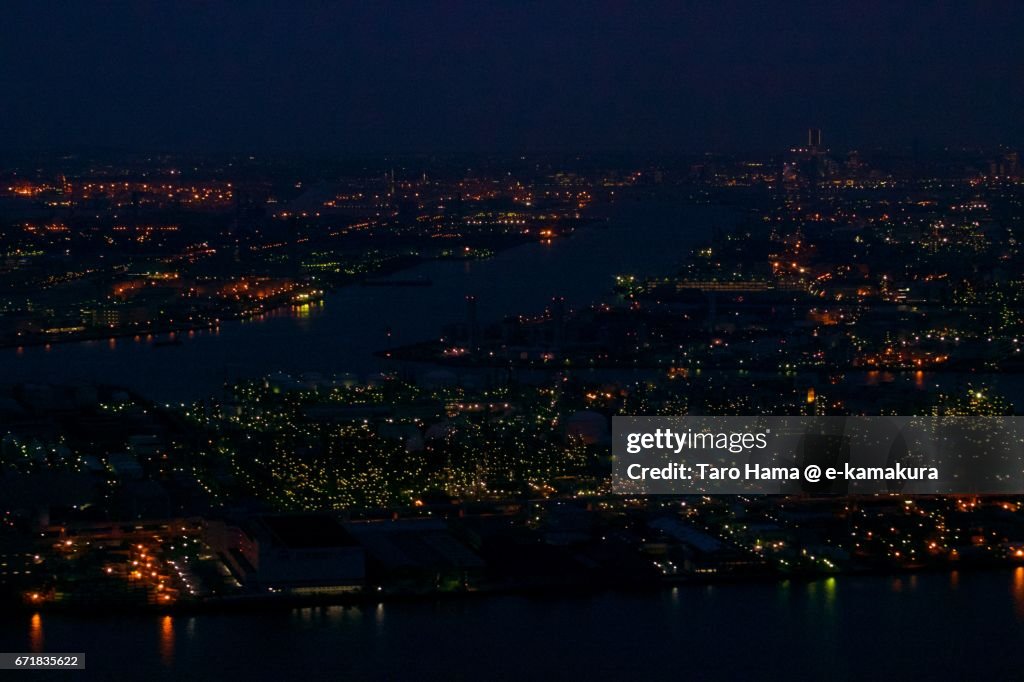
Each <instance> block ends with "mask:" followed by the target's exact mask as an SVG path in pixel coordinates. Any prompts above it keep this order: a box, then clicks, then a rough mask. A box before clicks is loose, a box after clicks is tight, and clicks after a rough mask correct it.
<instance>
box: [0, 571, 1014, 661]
mask: <svg viewBox="0 0 1024 682" xmlns="http://www.w3.org/2000/svg"><path fill="white" fill-rule="evenodd" d="M1007 591H1009V595H1007ZM1007 596H1009V597H1010V599H1007V598H1006V597H1007ZM1007 602H1009V603H1007ZM147 620H148V622H150V623H152V624H153V626H154V627H153V628H151V629H150V628H144V627H139V625H140V624H141V623H142V622H146V621H147ZM961 620H963V621H965V622H971V623H973V624H974V625H973V628H974V630H972V631H971V632H967V633H965V631H964V630H963V629H962V628H957V627H953V623H954V622H959V621H961ZM1022 624H1024V566H1021V567H1018V568H1016V569H1014V570H1013V571H1011V572H991V573H973V572H972V573H968V574H962V573H960V572H957V571H951V572H949V573H948V574H921V575H906V576H898V577H854V576H839V577H828V578H823V579H820V580H813V581H808V582H806V583H803V584H801V583H800V582H795V583H794V582H793V581H792V580H786V581H782V582H778V583H770V584H768V583H763V584H738V585H714V586H711V585H705V586H700V587H693V586H677V587H673V588H671V589H669V590H665V591H662V592H653V593H641V594H619V593H609V594H598V595H593V596H589V597H565V598H553V597H544V598H530V597H506V596H502V597H498V596H488V597H480V598H477V599H460V600H437V601H426V602H412V603H395V604H388V605H384V604H382V603H380V604H367V605H361V606H325V607H304V608H296V609H292V610H288V611H271V612H266V613H264V612H259V613H255V612H246V613H244V614H204V615H199V616H191V617H187V618H186V617H176V616H171V615H163V616H157V617H156V618H155V622H154V620H152V619H149V618H148V617H143V616H136V617H130V616H111V617H109V618H105V619H81V618H76V617H73V616H70V615H65V614H45V615H40V614H38V613H35V614H31V615H30V616H28V617H27V623H26V625H27V628H26V629H25V630H23V631H22V632H23V633H24V635H23V637H25V639H24V640H23V641H22V642H21V643H17V642H14V641H5V640H4V639H2V638H0V650H9V651H13V650H31V651H33V652H53V651H85V652H86V654H87V656H88V657H89V658H88V660H89V665H90V668H92V667H94V665H95V666H98V667H102V666H103V665H104V662H103V661H99V660H97V659H98V658H100V657H101V654H102V652H103V651H109V650H111V648H112V647H116V648H118V649H119V650H124V651H130V652H131V654H132V660H133V662H134V663H133V664H136V665H138V666H139V667H140V669H141V670H144V671H150V672H154V673H155V674H157V676H158V677H159V671H160V670H164V671H167V672H168V673H170V672H172V671H178V672H181V671H182V670H185V669H187V670H190V671H194V670H196V669H197V666H199V667H201V666H206V665H210V664H215V662H216V661H217V660H219V659H218V658H217V657H218V656H219V657H221V658H226V659H227V658H231V657H236V661H235V663H234V664H233V665H235V666H236V667H239V666H240V668H241V669H242V670H243V671H248V672H249V673H250V674H253V675H257V676H258V675H259V674H260V673H261V672H263V671H264V666H266V665H277V664H278V662H279V660H281V659H282V658H283V657H287V656H289V655H292V653H293V652H294V653H296V654H298V653H299V652H306V653H309V652H313V651H315V652H316V655H317V656H321V657H322V662H323V663H324V666H325V668H324V672H325V674H326V673H327V672H328V671H331V672H332V674H333V673H338V674H342V673H346V672H347V673H350V674H357V673H358V674H365V673H366V671H367V670H368V669H370V668H373V669H376V666H383V669H384V672H386V671H387V670H389V669H390V668H388V666H391V665H394V660H393V659H399V658H402V657H403V656H410V657H411V658H412V659H415V660H419V661H420V663H421V664H422V665H426V666H429V665H431V664H433V663H436V662H437V661H439V660H442V659H444V657H445V655H446V652H447V655H453V652H452V651H449V650H457V651H460V652H471V653H465V655H466V656H467V657H468V659H471V662H467V663H466V664H465V665H467V666H470V665H475V664H479V665H481V666H487V665H496V664H497V660H498V658H499V657H500V656H501V655H502V652H504V651H505V649H506V648H511V649H515V650H521V651H523V652H524V653H526V652H528V651H529V650H531V649H535V650H536V652H537V655H538V656H543V655H544V652H545V651H548V650H549V648H551V651H555V650H558V651H559V652H560V653H559V655H563V656H569V657H570V658H572V659H573V660H572V664H573V665H576V666H581V667H582V669H586V668H587V666H588V665H590V664H591V663H592V662H593V661H590V660H589V659H588V658H586V657H587V656H593V655H599V657H603V658H602V660H604V659H607V658H609V657H611V658H612V659H615V660H618V659H617V658H616V657H617V656H627V657H628V655H629V651H630V650H629V648H628V647H620V650H619V651H617V650H616V643H619V644H621V643H622V642H620V641H619V640H623V638H625V640H628V641H630V642H634V644H633V645H631V646H637V645H638V644H637V643H638V642H641V641H642V642H643V643H644V644H643V646H650V647H652V648H653V649H655V650H672V651H675V650H676V649H680V647H681V649H680V655H682V654H683V649H685V650H692V652H691V653H694V654H699V653H702V652H705V650H706V652H707V655H708V656H712V655H714V654H715V652H719V653H720V651H721V650H722V647H723V646H725V643H724V642H722V641H720V640H721V638H722V637H726V639H731V641H733V642H734V643H735V642H736V641H754V642H755V643H752V644H750V646H751V647H752V649H751V651H752V655H753V654H757V655H762V656H763V655H774V656H777V657H783V658H784V657H787V656H789V657H795V656H804V657H807V660H806V664H807V670H808V671H811V670H813V669H815V667H816V666H824V667H827V666H829V665H831V666H841V665H849V666H857V665H859V658H858V656H859V654H858V652H861V651H863V647H865V646H872V647H879V646H881V647H883V648H884V647H892V649H891V650H889V651H888V653H887V654H886V655H887V656H889V657H890V658H889V661H890V662H891V663H893V664H894V665H895V666H896V668H897V669H898V668H899V666H900V665H902V663H901V662H900V659H899V655H900V651H901V650H900V649H899V646H900V642H903V641H904V638H905V629H906V628H907V627H908V626H911V625H912V627H913V628H914V629H915V632H916V634H915V637H917V638H919V639H921V640H922V641H928V642H929V645H928V646H929V648H932V647H934V648H936V649H937V650H938V651H945V648H954V649H955V648H960V649H966V650H969V649H970V648H971V647H983V648H984V647H988V646H995V645H999V646H1010V645H1012V646H1017V645H1018V644H1019V643H1020V642H1021V641H1022V640H1024V637H1022V635H1024V626H1022ZM44 625H45V627H46V630H47V637H46V639H45V640H44V638H43V630H44ZM439 628H440V629H439ZM975 630H976V631H975ZM570 632H571V633H572V642H576V643H577V645H578V647H579V648H578V650H576V651H574V650H573V649H572V647H571V646H569V645H568V643H569V640H565V641H561V638H563V637H565V636H567V635H566V633H570ZM954 639H955V640H956V641H955V642H954V641H953V640H954ZM625 640H623V641H625ZM26 644H27V646H28V648H27V649H25V648H24V647H25V645H26ZM808 651H809V652H810V653H808ZM90 652H94V653H93V654H90ZM225 652H227V653H225ZM595 652H597V653H595ZM773 652H775V653H773ZM531 655H532V654H531ZM879 655H881V654H879ZM907 655H908V656H909V654H907ZM893 656H895V657H896V658H892V657H893ZM237 657H241V659H242V660H241V662H238V660H237ZM943 660H944V654H943V655H939V656H938V657H937V658H936V659H935V662H933V663H930V662H922V661H917V663H916V665H921V666H924V667H923V668H920V669H918V672H919V673H921V674H925V673H928V672H929V670H931V669H930V668H929V666H934V670H932V672H935V673H936V674H939V673H947V674H948V673H950V672H951V670H947V669H945V667H946V666H948V665H949V661H946V662H945V663H944V662H943ZM987 660H988V659H987ZM472 661H475V662H476V663H472ZM211 662H213V663H211ZM432 662H433V663H432ZM990 662H992V661H990ZM221 663H223V664H224V665H227V661H226V660H224V661H221ZM996 663H998V660H996V661H995V662H993V665H994V664H996ZM501 664H502V665H506V664H508V662H507V661H506V660H505V659H502V660H501ZM721 664H722V665H723V666H726V667H727V668H729V669H730V670H731V671H732V672H733V673H738V672H742V671H743V670H744V669H743V667H742V665H741V663H740V662H739V661H735V662H732V661H729V662H723V663H721ZM106 665H107V666H108V667H110V668H111V669H115V668H116V666H115V665H114V662H113V661H106ZM511 665H513V666H515V665H516V663H515V662H513V663H511ZM651 665H656V663H653V664H651ZM665 665H667V662H666V664H665ZM908 665H909V663H908ZM734 668H735V669H734ZM232 669H233V670H234V669H235V668H232ZM484 669H485V668H481V669H479V670H475V669H472V668H464V669H462V670H463V672H464V673H465V675H464V676H472V675H471V673H473V672H476V673H480V671H481V670H484ZM667 670H668V668H665V670H662V672H665V671H667ZM423 672H424V674H425V675H428V676H429V673H430V670H429V669H426V668H425V669H424V671H423ZM646 673H647V674H657V673H658V669H657V668H656V667H655V668H654V669H647V670H646ZM385 676H386V675H385Z"/></svg>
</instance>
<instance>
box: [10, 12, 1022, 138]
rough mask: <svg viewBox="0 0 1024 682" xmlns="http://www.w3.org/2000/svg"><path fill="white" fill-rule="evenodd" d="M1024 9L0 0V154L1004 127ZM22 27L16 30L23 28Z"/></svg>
mask: <svg viewBox="0 0 1024 682" xmlns="http://www.w3.org/2000/svg"><path fill="white" fill-rule="evenodd" d="M1022 19H1024V8H1022V7H1019V6H1013V5H1009V4H1006V5H1002V4H997V3H992V4H983V5H962V4H947V3H942V4H940V5H939V6H938V7H937V8H934V9H932V10H931V11H929V12H927V13H922V12H921V11H920V9H919V8H918V7H915V6H913V5H910V4H898V5H891V4H889V3H885V4H883V3H868V4H866V5H858V6H857V7H856V8H854V7H848V6H845V5H842V4H837V3H829V4H826V5H824V6H823V5H821V4H807V5H803V6H800V7H793V8H787V10H785V11H782V10H779V9H778V8H776V7H774V6H766V5H761V6H758V7H754V8H751V7H750V6H749V5H747V4H746V3H743V4H734V3H724V4H722V5H719V6H716V7H710V6H703V5H696V4H684V5H681V6H680V5H677V4H675V3H656V4H645V5H642V6H631V7H621V6H617V5H614V4H610V3H601V4H599V5H595V6H587V7H579V6H571V5H567V4H555V5H549V4H543V5H541V4H530V5H522V6H504V7H494V6H490V7H475V6H473V5H471V4H468V3H465V4H463V3H460V4H456V5H451V4H445V5H439V4H431V5H426V4H424V5H392V6H389V7H385V8H382V7H381V6H380V5H374V6H372V7H371V6H358V5H346V6H338V5H323V4H319V3H316V4H310V3H304V4H301V5H299V6H290V5H286V4H278V3H268V4H263V5H260V6H259V7H253V6H249V5H246V6H244V7H238V6H235V7H230V6H227V5H217V4H212V5H200V4H190V3H189V4H182V3H173V4H172V3H159V2H157V3H146V4H144V5H135V4H119V3H111V4H104V5H91V4H84V3H83V4H78V5H57V4H50V5H47V4H45V3H40V4H34V5H19V6H14V7H11V8H8V21H7V22H5V27H6V30H3V31H2V32H3V33H4V34H5V35H4V36H3V40H0V63H2V64H4V66H3V67H0V68H2V69H3V71H4V78H3V86H2V88H3V91H4V92H5V97H4V100H5V104H6V106H4V107H3V114H4V118H5V122H6V125H5V126H4V129H3V131H2V132H0V148H8V149H33V148H35V149H39V148H45V149H60V148H73V147H82V146H98V147H111V148H117V149H174V150H180V151H182V152H191V151H216V152H222V151H223V152H229V151H230V152H238V153H248V152H252V153H268V152H278V153H280V152H289V153H298V154H309V153H323V154H334V153H345V154H365V153H369V152H376V153H414V152H419V153H435V152H442V153H446V152H464V153H474V152H492V151H493V152H510V153H520V152H522V153H534V152H581V153H589V152H597V151H602V150H624V151H630V152H641V153H643V152H654V151H658V152H666V153H700V152H704V151H713V150H715V151H721V152H726V153H728V152H735V151H739V150H744V151H747V150H749V151H755V152H767V151H772V150H777V149H782V148H786V147H789V146H792V145H794V144H799V143H800V142H801V140H802V139H803V136H804V131H805V130H806V128H807V127H809V126H810V127H817V128H821V129H822V130H823V131H824V134H825V138H824V142H825V144H826V145H828V146H833V147H836V148H866V147H878V146H885V147H893V146H898V147H904V148H905V147H910V146H912V145H915V144H917V145H920V146H923V147H933V146H945V145H949V146H989V147H991V146H995V145H1000V144H1007V145H1011V146H1013V145H1017V144H1019V143H1020V142H1021V141H1022V140H1024V92H1022V91H1021V89H1020V88H1019V87H1017V84H1016V82H1015V79H1016V77H1017V74H1019V73H1020V72H1021V70H1022V67H1024V49H1022V47H1021V45H1020V43H1019V41H1018V40H1017V36H1018V35H1019V34H1020V29H1021V27H1024V21H1022ZM26 27H31V29H32V30H24V28H26Z"/></svg>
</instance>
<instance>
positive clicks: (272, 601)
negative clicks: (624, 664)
mask: <svg viewBox="0 0 1024 682" xmlns="http://www.w3.org/2000/svg"><path fill="white" fill-rule="evenodd" d="M1018 567H1019V565H1018ZM1013 570H1015V567H1014V565H1013V564H1007V563H1005V562H994V561H986V562H977V563H968V564H965V565H962V566H952V565H950V564H948V563H947V564H942V565H938V564H937V565H931V566H921V567H915V568H908V569H893V568H888V567H886V568H882V567H879V568H858V569H849V570H842V571H835V572H831V573H810V572H805V573H795V574H792V575H784V574H752V575H736V576H730V577H727V578H722V577H718V578H702V577H695V576H687V577H684V578H681V579H678V580H671V581H659V582H654V583H635V584H622V583H614V582H609V581H578V580H567V581H564V582H551V583H547V584H538V585H517V586H496V587H492V588H482V589H467V590H455V591H450V592H440V591H434V592H412V591H408V592H404V591H403V592H387V591H384V590H382V591H370V590H369V589H366V588H364V589H363V590H362V591H352V592H345V593H340V594H336V595H310V596H304V595H289V594H279V595H262V594H260V595H239V596H235V597H216V598H210V599H207V600H197V601H193V602H179V603H175V604H170V605H160V604H121V605H116V604H115V605H111V604H103V607H102V609H101V611H102V613H100V612H98V610H97V606H98V605H97V604H95V603H81V604H35V605H33V604H28V603H25V602H23V601H20V600H17V599H15V600H8V601H6V602H0V603H4V604H5V605H6V606H7V609H8V611H7V612H8V613H10V614H12V615H13V614H15V613H17V614H20V615H31V614H37V613H38V614H62V615H69V616H73V617H82V618H96V619H100V620H103V619H109V617H121V616H126V615H127V616H151V615H160V616H163V615H171V616H196V615H229V614H238V613H252V612H268V611H273V610H292V609H298V608H326V607H332V606H341V607H359V606H365V605H368V604H369V605H379V604H414V603H427V602H436V601H440V600H444V601H449V600H477V599H486V598H488V597H522V598H525V599H536V598H541V599H546V598H549V597H552V596H555V597H573V598H580V597H583V598H590V597H596V596H599V595H602V594H622V595H625V594H648V595H649V594H656V593H660V592H670V591H672V590H674V589H678V588H684V587H692V588H698V587H719V586H740V585H769V584H774V585H783V584H785V583H790V582H794V583H798V584H811V583H815V582H819V581H822V580H828V579H841V578H893V579H898V578H901V577H905V576H907V577H909V576H916V575H939V574H944V573H945V574H954V573H957V574H959V573H963V572H967V573H975V574H993V573H999V572H1004V571H1005V572H1009V571H1013Z"/></svg>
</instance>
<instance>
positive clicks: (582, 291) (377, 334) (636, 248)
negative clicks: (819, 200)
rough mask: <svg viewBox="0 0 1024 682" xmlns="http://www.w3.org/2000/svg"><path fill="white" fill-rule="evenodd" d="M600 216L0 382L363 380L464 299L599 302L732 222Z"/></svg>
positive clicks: (45, 358)
mask: <svg viewBox="0 0 1024 682" xmlns="http://www.w3.org/2000/svg"><path fill="white" fill-rule="evenodd" d="M603 211H604V212H605V213H607V217H608V220H607V222H599V223H596V224H594V225H591V226H588V227H585V228H583V229H581V230H579V231H577V233H576V234H575V235H573V236H572V237H571V238H568V239H561V240H555V242H554V243H552V244H550V245H546V244H540V243H536V244H527V245H523V246H520V247H517V248H513V249H510V250H507V251H504V252H502V253H499V254H498V255H497V256H496V257H494V258H491V259H488V260H483V261H467V262H455V261H436V262H430V263H426V264H424V265H421V266H419V267H417V268H415V269H413V270H411V271H407V272H406V273H404V274H403V277H405V276H409V277H416V276H421V275H422V276H425V277H428V278H430V279H431V280H432V281H433V286H429V287H362V286H350V287H345V288H342V289H340V290H338V291H336V292H334V293H333V294H331V295H330V296H328V297H327V299H326V301H325V302H324V303H323V304H322V305H319V306H310V307H308V308H292V309H281V310H278V311H275V312H273V313H271V314H269V315H267V316H265V317H263V318H260V319H253V320H246V321H236V322H228V323H225V324H223V325H222V326H221V327H220V329H219V330H218V331H209V332H198V333H195V334H193V335H191V336H189V337H188V338H187V339H186V342H185V343H184V345H181V346H164V347H159V348H154V347H153V345H152V342H151V341H148V340H145V339H143V340H139V341H135V340H133V339H131V338H123V339H117V340H115V341H91V342H84V343H73V344H56V345H53V346H51V347H50V348H49V349H46V348H43V347H30V348H25V349H21V350H18V349H0V381H3V382H4V383H10V382H17V381H26V380H30V381H50V382H54V383H68V382H77V381H83V382H100V383H111V384H117V385H123V386H128V387H130V388H134V389H137V390H138V391H140V392H141V393H143V394H144V395H146V396H149V397H151V398H153V399H155V400H158V401H162V402H177V401H187V400H194V399H199V398H202V397H205V396H207V395H211V394H213V393H214V392H215V391H217V390H218V388H219V387H220V386H221V385H222V384H223V383H224V381H225V380H226V379H235V378H239V377H255V376H262V375H265V374H268V373H272V372H276V371H285V372H291V373H300V372H306V371H313V372H321V373H324V374H335V373H343V372H351V373H356V374H359V375H366V374H368V373H372V372H374V371H376V370H377V368H378V367H379V365H378V362H377V360H376V359H375V358H374V357H373V356H372V353H373V352H374V351H376V350H379V349H381V348H383V347H386V346H388V345H399V344H405V343H412V342H415V341H421V340H424V339H429V338H432V337H434V336H436V335H438V334H439V333H440V331H441V328H442V326H443V325H445V324H450V323H453V322H460V321H463V320H465V316H466V305H465V297H466V295H468V294H473V295H475V296H476V297H477V299H478V316H479V319H480V320H481V321H482V322H489V321H492V320H497V319H500V318H501V317H504V316H506V315H511V314H515V313H520V312H525V313H529V312H538V311H541V310H543V309H544V307H545V306H546V305H547V304H548V303H549V302H550V300H551V297H552V296H553V295H555V294H557V295H561V296H564V297H565V298H566V299H567V300H568V302H569V304H570V305H576V306H580V305H586V304H587V303H590V302H591V301H593V300H596V299H598V298H601V297H602V296H605V295H607V294H608V293H609V291H610V289H611V287H612V285H613V277H614V275H615V274H616V273H622V272H633V273H652V274H653V273H663V272H669V271H671V270H672V269H673V268H674V267H676V266H677V265H678V264H679V263H680V262H681V261H682V259H684V258H685V257H686V255H687V254H688V252H689V249H690V248H691V246H693V245H694V244H695V243H696V242H698V241H701V240H703V239H706V238H707V237H708V236H709V235H710V234H711V229H712V227H713V226H714V225H716V224H717V225H718V226H729V225H732V224H733V223H734V222H735V220H736V213H735V212H734V211H732V210H730V209H725V208H722V207H716V206H707V205H693V204H689V203H683V202H669V201H657V200H649V199H645V200H642V201H638V200H623V201H622V202H620V203H617V204H613V205H611V206H608V207H604V208H603ZM389 329H390V331H391V337H390V338H389V337H388V336H387V335H386V332H387V330H389Z"/></svg>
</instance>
